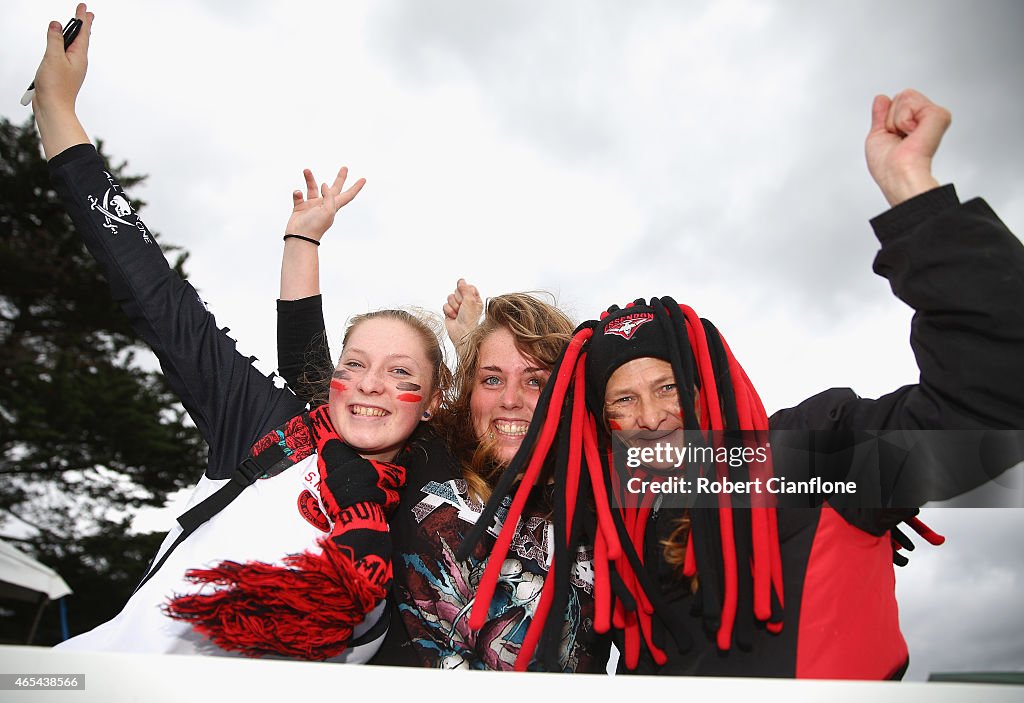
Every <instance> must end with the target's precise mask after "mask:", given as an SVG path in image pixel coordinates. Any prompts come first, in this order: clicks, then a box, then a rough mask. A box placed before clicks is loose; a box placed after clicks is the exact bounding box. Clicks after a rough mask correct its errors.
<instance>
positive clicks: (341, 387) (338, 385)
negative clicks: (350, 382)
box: [331, 379, 348, 391]
mask: <svg viewBox="0 0 1024 703" xmlns="http://www.w3.org/2000/svg"><path fill="white" fill-rule="evenodd" d="M331 389H332V390H336V391H347V390H348V386H346V385H345V384H344V383H342V382H341V381H339V380H338V379H334V380H332V381H331Z"/></svg>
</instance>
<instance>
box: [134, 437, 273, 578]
mask: <svg viewBox="0 0 1024 703" xmlns="http://www.w3.org/2000/svg"><path fill="white" fill-rule="evenodd" d="M284 458H285V453H284V450H283V449H281V447H280V445H278V444H272V445H270V446H269V447H267V448H266V449H264V450H263V451H262V452H260V453H259V454H257V455H256V456H250V457H246V458H245V459H244V460H243V461H242V463H241V464H239V465H238V466H237V467H235V470H234V471H233V472H232V474H231V479H230V480H229V481H228V482H227V483H226V484H224V485H223V486H221V487H220V488H219V489H218V490H217V492H216V493H214V494H213V495H210V496H207V497H206V498H205V499H204V500H203V501H201V502H200V503H198V504H196V505H193V506H192V507H191V508H189V509H188V510H187V511H185V512H184V513H183V514H182V515H180V516H179V517H178V524H179V525H181V534H180V535H178V538H177V539H176V540H174V543H173V544H171V546H170V547H168V548H167V551H166V552H164V553H163V556H161V557H160V560H159V561H156V558H155V557H154V562H155V563H153V564H151V565H150V568H149V570H148V571H147V572H146V575H145V576H143V577H142V580H141V581H139V585H138V586H136V587H135V591H132V595H134V594H135V592H136V591H138V590H139V589H140V588H142V587H143V586H144V585H145V584H146V582H147V581H149V579H150V578H152V577H153V574H155V573H156V572H157V571H159V570H160V567H161V566H163V565H164V562H165V561H167V557H169V556H170V555H171V552H173V551H174V550H175V549H177V547H178V545H179V544H181V543H182V542H184V541H185V539H186V538H187V537H188V536H189V535H191V534H192V533H193V532H195V531H196V530H197V529H199V527H200V526H201V525H202V524H203V523H205V522H206V521H207V520H209V519H210V518H212V517H213V516H214V515H216V514H217V513H219V512H220V511H221V510H223V509H224V508H226V507H227V506H228V505H229V504H230V503H231V501H233V500H234V499H235V498H237V497H238V496H240V495H241V494H242V491H244V490H245V489H246V488H248V487H249V486H251V485H252V484H254V483H256V479H258V478H259V477H260V476H263V475H264V474H266V473H269V472H270V471H271V470H272V469H273V468H274V466H275V465H276V464H277V463H278V462H279V461H281V460H282V459H284Z"/></svg>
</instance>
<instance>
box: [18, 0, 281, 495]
mask: <svg viewBox="0 0 1024 703" xmlns="http://www.w3.org/2000/svg"><path fill="white" fill-rule="evenodd" d="M76 16H78V17H79V18H80V19H82V20H83V27H82V31H81V33H80V34H79V37H78V38H77V39H76V40H75V42H73V43H72V44H71V46H70V47H69V48H68V52H67V54H66V55H65V54H64V51H63V42H62V39H61V33H60V29H59V26H58V28H57V29H56V30H55V29H54V26H55V23H52V24H51V25H50V27H49V29H48V33H47V48H46V53H45V55H44V57H43V61H42V63H41V64H40V66H39V70H38V72H37V73H36V79H35V80H36V94H35V98H34V100H33V106H34V110H35V113H36V121H37V124H38V127H39V132H40V137H41V139H42V142H43V148H44V151H45V153H46V155H47V157H48V158H49V159H50V170H51V176H52V179H53V182H54V186H55V187H56V189H57V192H58V194H59V195H60V196H61V198H62V200H63V201H64V206H65V208H66V209H67V211H68V213H69V214H70V215H71V218H72V220H73V221H74V223H75V227H76V229H77V231H78V233H79V235H80V236H81V237H82V239H83V241H84V242H85V244H86V246H87V247H88V249H89V251H90V252H91V253H92V255H93V256H94V257H95V258H96V260H97V262H98V263H99V265H100V267H101V268H102V270H103V272H104V275H105V276H106V278H107V280H108V282H109V283H110V288H111V292H112V294H113V296H114V299H115V300H116V301H117V302H118V303H119V304H120V305H121V306H122V307H123V308H124V310H125V312H126V314H127V315H128V318H129V320H130V322H131V324H132V326H133V328H134V329H135V330H136V332H138V333H139V335H140V336H141V337H142V338H143V339H144V340H145V342H146V343H147V344H148V345H149V346H150V347H151V348H152V349H153V351H154V352H155V353H156V355H157V358H158V359H159V360H160V365H161V368H162V369H163V371H164V374H165V375H166V376H167V379H168V382H169V384H170V386H171V387H172V388H173V390H174V391H175V393H176V394H177V395H178V396H179V397H180V398H181V401H182V404H183V405H184V406H185V409H186V410H187V411H188V413H189V415H190V416H191V417H192V419H193V420H194V421H195V423H196V426H197V427H198V428H199V430H200V432H201V433H202V435H203V437H204V439H206V441H207V443H208V444H209V445H210V465H209V468H208V470H207V474H208V475H209V476H210V477H211V478H223V477H227V476H228V475H230V474H231V471H232V470H233V469H234V468H235V466H236V465H237V464H238V462H240V461H241V460H242V459H243V458H244V457H245V456H246V454H247V452H248V449H249V447H250V446H251V444H252V443H253V442H254V441H256V439H258V438H259V437H260V436H262V435H263V434H265V433H266V432H267V431H268V430H269V429H271V428H273V427H275V426H276V425H278V424H280V423H282V422H283V421H284V420H286V419H287V418H288V417H290V416H292V415H295V414H296V413H298V412H299V411H301V403H299V401H298V400H297V399H296V398H295V397H294V396H293V395H291V394H290V393H288V392H286V391H283V390H279V389H276V388H275V387H274V383H273V381H272V380H271V379H270V378H268V377H266V376H264V375H263V374H261V373H260V372H259V371H257V370H256V369H255V368H253V367H252V365H251V364H250V361H249V359H248V358H246V357H243V356H242V355H240V354H239V353H238V351H237V350H236V349H235V343H234V341H233V340H231V339H230V338H229V337H228V336H227V334H226V333H225V332H223V331H221V330H220V329H219V328H218V327H217V324H216V321H215V320H214V317H213V315H212V314H210V313H209V311H207V310H206V307H205V305H204V304H203V302H202V301H201V300H200V298H199V295H198V294H197V293H196V291H195V290H194V289H193V288H192V287H191V286H190V285H189V284H187V283H185V282H184V281H182V280H181V279H180V278H179V277H178V276H177V274H175V273H174V271H173V270H171V268H170V266H168V264H167V261H166V260H165V259H164V257H163V253H162V252H161V251H160V248H159V247H158V246H157V244H156V243H155V241H154V240H153V238H152V235H151V234H150V231H149V229H148V228H147V227H146V225H145V224H144V223H143V222H142V220H141V219H139V218H138V216H137V215H136V213H135V212H134V210H133V208H132V207H131V203H130V200H129V199H128V196H127V194H126V193H125V192H124V190H123V189H122V188H121V186H120V185H119V184H117V183H116V182H115V181H114V180H113V178H112V177H111V176H110V174H109V172H108V171H107V170H106V166H105V164H104V163H103V161H102V159H101V158H100V157H99V155H98V154H97V153H96V150H95V149H94V148H93V147H92V145H91V144H90V143H89V138H88V136H87V134H86V132H85V130H84V129H83V128H82V125H81V123H80V122H79V120H78V117H77V115H76V114H75V98H76V97H77V95H78V92H79V89H80V88H81V86H82V82H83V80H84V78H85V70H86V64H87V56H88V45H89V34H90V30H91V27H92V22H93V15H92V13H89V12H86V7H85V5H84V4H80V5H79V6H78V8H77V10H76Z"/></svg>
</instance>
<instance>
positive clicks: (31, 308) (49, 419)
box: [0, 118, 206, 642]
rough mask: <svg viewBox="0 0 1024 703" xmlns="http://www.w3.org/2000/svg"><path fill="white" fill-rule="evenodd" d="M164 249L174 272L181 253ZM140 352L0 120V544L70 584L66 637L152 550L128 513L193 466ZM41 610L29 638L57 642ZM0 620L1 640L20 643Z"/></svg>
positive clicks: (115, 170)
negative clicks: (15, 544)
mask: <svg viewBox="0 0 1024 703" xmlns="http://www.w3.org/2000/svg"><path fill="white" fill-rule="evenodd" d="M98 146H99V148H100V152H101V153H102V144H99V145H98ZM124 167H125V164H123V163H122V164H120V165H119V166H113V167H111V168H110V169H109V170H110V172H111V174H112V175H113V176H114V178H115V179H117V181H118V182H119V183H121V185H122V186H124V188H125V189H126V190H128V191H129V193H131V188H132V186H133V185H137V184H139V183H141V182H142V181H143V179H144V177H143V176H133V175H129V174H127V173H125V172H124ZM132 204H133V206H134V207H135V209H136V210H138V209H141V206H142V205H143V203H141V202H140V201H138V200H135V199H133V201H132ZM163 248H164V250H165V251H169V250H170V251H176V252H177V262H176V264H175V269H176V270H177V271H178V273H179V274H182V273H183V269H182V266H183V264H184V262H185V259H186V258H187V254H185V253H184V252H181V251H180V250H178V249H177V248H174V247H168V246H166V245H164V246H163ZM140 353H141V355H143V356H147V355H148V356H147V358H150V359H151V358H152V357H151V353H150V352H149V350H148V349H147V348H146V347H145V346H144V345H143V343H142V342H141V341H140V340H139V338H138V337H136V335H135V334H134V333H133V332H132V330H131V328H130V327H129V325H128V322H127V320H126V319H125V316H124V314H123V313H122V312H121V310H120V308H118V307H117V306H116V305H115V304H114V303H113V302H112V301H111V299H110V292H109V290H108V288H107V284H106V281H105V280H104V279H103V277H102V276H101V275H100V273H99V269H98V267H97V266H96V264H95V262H94V261H93V259H92V257H91V256H90V255H89V253H88V252H87V251H86V249H85V247H84V246H83V245H82V243H81V240H80V239H79V237H78V235H77V234H76V233H75V232H74V229H73V227H72V224H71V220H70V218H68V216H67V215H66V214H65V213H64V210H63V208H62V207H61V204H60V201H59V200H58V198H57V195H56V193H55V192H54V191H53V189H52V188H51V187H50V181H49V174H48V172H47V167H46V161H45V159H44V158H43V156H42V151H41V149H40V144H39V140H38V136H37V135H36V132H35V129H34V127H33V126H32V123H31V121H30V122H27V123H25V124H24V125H15V124H12V123H10V122H9V121H8V120H6V119H2V118H0V373H2V374H3V376H2V378H0V536H4V535H7V536H12V535H13V536H17V537H22V539H23V541H20V542H19V545H20V547H21V548H22V549H24V550H26V551H29V552H31V553H32V554H33V555H35V556H36V557H37V558H40V559H41V560H42V561H43V562H44V563H47V564H48V565H50V566H52V567H53V568H56V569H58V571H59V572H61V574H62V575H63V576H64V577H65V580H67V581H68V584H69V585H70V586H71V588H72V589H74V591H75V595H74V596H71V597H70V598H69V615H70V618H71V623H70V625H71V632H72V634H75V633H78V632H81V631H83V630H86V629H88V628H90V627H92V626H94V625H95V624H98V623H99V622H102V621H104V620H106V619H108V618H109V617H111V616H112V615H113V614H115V613H116V612H117V610H118V609H119V608H120V607H121V606H122V605H123V604H124V602H125V600H127V598H128V596H129V595H130V594H131V590H132V588H133V587H134V585H135V583H136V582H137V581H138V579H139V578H140V577H141V576H142V572H143V571H144V569H145V567H146V564H147V563H148V560H149V558H151V557H152V555H153V553H154V552H155V549H156V546H157V545H158V544H159V539H158V538H157V536H153V535H129V534H127V530H126V526H127V524H128V523H129V522H130V515H131V514H133V513H134V512H135V511H136V510H137V509H138V508H140V507H141V506H162V505H163V504H164V502H165V501H166V499H167V495H168V494H169V493H171V492H173V491H175V490H177V489H180V488H184V487H186V486H189V485H191V484H193V483H194V482H195V481H196V480H197V478H198V477H199V476H200V475H201V474H202V471H203V467H204V465H205V454H206V447H205V444H204V443H203V441H202V439H201V438H200V436H199V433H198V432H197V431H196V429H195V428H194V427H193V426H191V424H188V423H187V421H186V417H185V414H184V412H183V410H182V409H181V407H180V406H179V405H178V404H177V400H176V398H175V396H174V395H173V394H172V393H171V392H170V390H169V389H168V388H167V386H166V384H165V382H164V379H163V377H162V376H161V375H160V374H159V373H156V372H152V371H147V370H144V369H143V368H141V367H140V365H139V364H138V363H137V358H136V357H137V355H139V354H140ZM140 358H142V357H140ZM150 366H155V364H152V363H150ZM26 532H27V533H28V534H29V536H28V537H25V534H26ZM50 610H51V611H53V612H49V613H48V614H47V617H46V620H45V622H44V626H45V630H41V631H40V635H39V637H37V641H38V642H47V641H54V639H55V638H56V629H55V628H56V608H53V607H51V608H50ZM9 612H10V609H4V610H0V639H16V638H17V637H18V636H19V635H18V631H19V628H20V627H21V623H15V622H13V621H12V620H11V617H10V616H9ZM4 614H8V617H3V615H4ZM8 630H14V632H8ZM27 630H28V624H25V625H24V631H25V633H27Z"/></svg>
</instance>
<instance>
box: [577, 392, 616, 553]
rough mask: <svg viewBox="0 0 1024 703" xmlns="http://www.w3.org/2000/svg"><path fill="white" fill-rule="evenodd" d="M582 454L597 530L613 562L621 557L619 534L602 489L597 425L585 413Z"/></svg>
mask: <svg viewBox="0 0 1024 703" xmlns="http://www.w3.org/2000/svg"><path fill="white" fill-rule="evenodd" d="M583 453H584V455H585V456H586V458H587V470H588V471H589V473H590V483H591V485H592V486H593V488H594V507H595V508H596V510H597V524H598V529H600V530H601V532H602V533H603V534H604V538H605V547H606V549H607V550H608V559H609V560H611V561H615V560H616V559H618V558H619V557H620V556H621V555H622V544H621V543H620V542H619V533H618V532H617V531H616V529H615V522H614V519H613V518H612V510H611V506H610V505H609V503H608V492H607V491H606V490H605V487H604V478H603V470H602V467H601V457H600V454H599V453H598V449H597V423H596V422H595V420H594V416H593V415H591V414H590V413H589V412H588V413H587V423H586V427H585V434H584V435H583Z"/></svg>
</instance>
